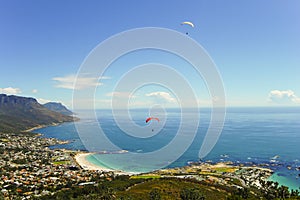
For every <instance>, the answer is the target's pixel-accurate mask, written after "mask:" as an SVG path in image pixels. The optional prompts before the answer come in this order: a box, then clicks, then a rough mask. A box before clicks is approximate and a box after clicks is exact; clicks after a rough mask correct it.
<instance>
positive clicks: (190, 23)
mask: <svg viewBox="0 0 300 200" xmlns="http://www.w3.org/2000/svg"><path fill="white" fill-rule="evenodd" d="M183 24H186V25H189V26H191V27H193V28H194V27H195V25H194V24H193V23H192V22H189V21H185V22H182V23H181V25H183Z"/></svg>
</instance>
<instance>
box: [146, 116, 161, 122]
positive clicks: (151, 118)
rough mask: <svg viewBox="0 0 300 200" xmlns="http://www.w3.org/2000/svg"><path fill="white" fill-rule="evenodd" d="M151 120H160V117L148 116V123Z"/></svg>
mask: <svg viewBox="0 0 300 200" xmlns="http://www.w3.org/2000/svg"><path fill="white" fill-rule="evenodd" d="M151 120H157V121H158V122H159V119H158V118H157V117H148V118H147V119H146V123H148V122H149V121H151Z"/></svg>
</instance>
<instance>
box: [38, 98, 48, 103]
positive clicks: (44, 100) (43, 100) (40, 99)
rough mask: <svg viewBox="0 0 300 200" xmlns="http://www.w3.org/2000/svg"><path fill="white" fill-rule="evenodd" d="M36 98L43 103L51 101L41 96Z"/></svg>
mask: <svg viewBox="0 0 300 200" xmlns="http://www.w3.org/2000/svg"><path fill="white" fill-rule="evenodd" d="M36 100H37V101H38V102H39V103H40V104H45V103H48V102H51V100H48V99H42V98H37V99H36Z"/></svg>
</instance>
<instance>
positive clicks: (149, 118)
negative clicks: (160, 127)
mask: <svg viewBox="0 0 300 200" xmlns="http://www.w3.org/2000/svg"><path fill="white" fill-rule="evenodd" d="M151 120H156V121H157V122H159V118H157V117H148V118H147V119H146V123H148V122H149V121H151ZM153 131H154V129H152V132H153Z"/></svg>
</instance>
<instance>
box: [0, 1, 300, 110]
mask: <svg viewBox="0 0 300 200" xmlns="http://www.w3.org/2000/svg"><path fill="white" fill-rule="evenodd" d="M0 4H1V6H0V26H1V28H0V69H1V76H0V93H9V94H17V95H23V96H33V97H35V98H37V99H40V101H42V99H44V100H51V101H61V102H63V103H65V104H66V105H68V106H70V105H71V102H72V93H73V91H72V89H71V88H72V80H73V78H74V77H75V75H76V73H77V71H78V70H79V67H80V65H81V64H82V62H83V61H84V59H85V58H86V56H87V55H88V54H89V52H90V51H92V50H93V48H95V47H96V46H97V45H98V44H99V43H100V42H102V41H104V40H105V39H107V38H108V37H110V36H112V35H114V34H117V33H120V32H122V31H126V30H129V29H133V28H141V27H149V26H150V27H164V28H168V29H172V30H176V31H179V32H182V33H183V34H185V32H189V35H188V36H187V37H191V38H193V39H194V40H196V41H197V42H198V43H199V44H201V45H202V46H203V47H204V48H205V49H206V51H207V52H208V54H209V55H210V56H211V58H212V59H213V61H214V62H215V64H216V65H217V67H218V70H219V72H220V74H221V76H222V79H223V82H224V87H225V92H226V101H227V105H229V106H274V105H291V106H297V105H298V106H299V105H300V87H299V86H300V79H299V75H300V56H299V55H300V36H299V35H300V1H298V0H288V1H279V0H272V1H259V0H246V1H240V0H229V1H221V0H206V1H196V0H195V1H188V2H187V1H179V0H177V1H169V0H166V1H157V0H154V1H137V0H130V1H129V0H128V1H121V0H119V1H115V0H112V1H106V0H102V1H80V0H78V1H61V0H52V1H38V0H35V1H31V0H27V1H21V0H19V1H15V0H12V1H3V0H0ZM182 21H192V22H193V23H194V24H195V28H193V29H192V28H190V27H188V26H181V25H180V23H181V22H182ZM143 53H144V55H152V57H151V59H153V60H155V61H157V57H159V58H161V56H162V57H164V56H163V55H159V56H157V55H156V53H153V52H152V53H150V54H149V52H143ZM129 58H130V56H129ZM129 58H128V59H127V61H126V63H127V64H128V63H130V62H129V61H128V60H129ZM136 58H139V59H140V60H139V61H140V62H143V61H145V62H146V61H149V60H150V61H151V59H149V57H147V56H145V57H143V56H136V57H135V58H132V59H136ZM168 58H169V59H172V61H170V62H169V64H174V65H175V68H176V64H178V63H180V62H181V61H180V60H178V63H175V60H176V59H174V58H172V56H169V57H168V56H166V59H168ZM162 59H163V58H162ZM121 61H122V59H120V61H119V62H121ZM158 61H160V60H158ZM119 65H122V64H119ZM126 69H129V68H126ZM125 71H126V70H124V68H122V69H121V68H120V67H119V66H118V65H115V66H112V67H111V68H110V69H109V70H108V71H107V74H105V75H106V77H104V78H103V80H101V83H96V84H94V86H95V85H98V88H97V91H96V96H97V99H98V100H99V105H97V107H106V106H107V105H108V104H107V103H109V100H110V98H111V94H112V92H114V94H115V95H119V98H122V97H123V96H126V94H125V93H124V92H123V93H118V91H113V85H114V84H115V83H116V82H117V81H118V80H119V79H120V77H121V76H122V73H125ZM179 71H180V70H179ZM180 73H182V74H184V75H185V76H186V77H187V79H189V80H190V82H191V84H192V87H194V90H195V92H196V96H197V98H198V100H199V102H200V104H201V105H209V102H210V97H209V95H208V92H207V91H206V88H205V84H204V83H203V80H201V79H197V78H196V77H194V75H193V72H192V71H189V70H186V71H184V70H183V71H180ZM82 81H83V82H85V81H86V82H87V83H91V84H93V83H94V82H93V80H90V79H89V80H82ZM133 96H134V97H139V98H141V101H142V102H147V104H139V103H141V102H138V100H137V99H134V100H133V102H135V103H136V104H137V105H139V106H149V105H150V104H151V103H152V104H153V103H159V102H161V100H164V101H165V104H168V105H169V106H174V105H175V104H176V103H175V104H174V98H175V96H174V95H172V92H171V90H169V89H168V88H162V87H160V86H147V87H144V88H143V89H140V90H138V91H137V92H136V93H135V94H133Z"/></svg>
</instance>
